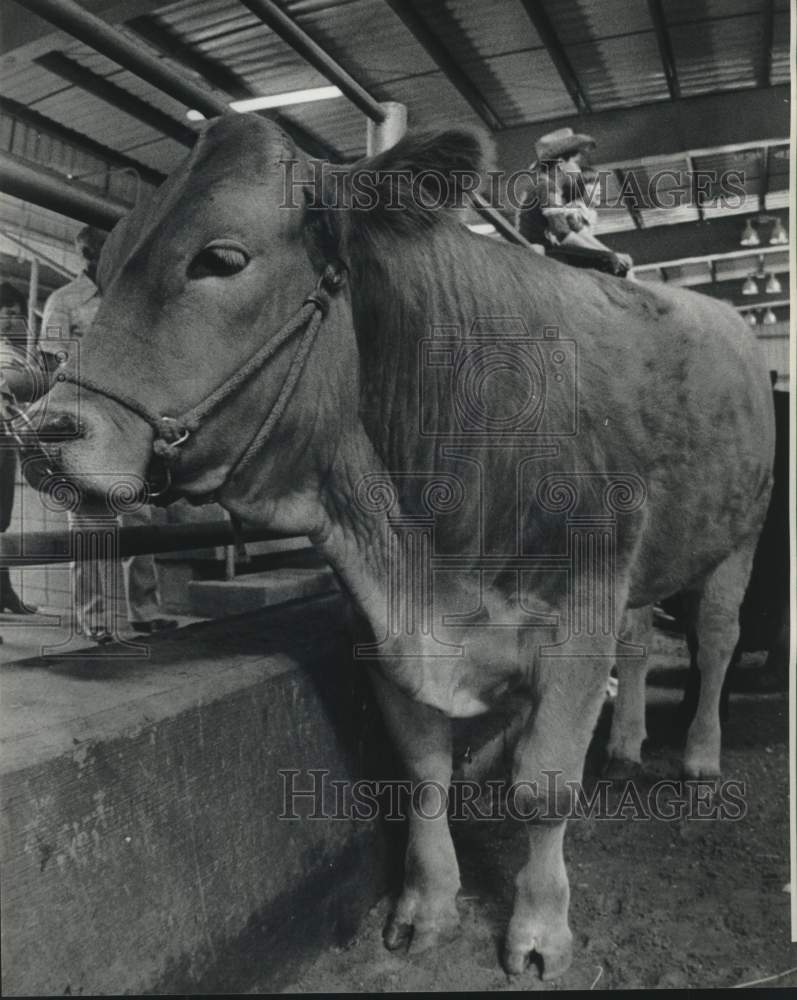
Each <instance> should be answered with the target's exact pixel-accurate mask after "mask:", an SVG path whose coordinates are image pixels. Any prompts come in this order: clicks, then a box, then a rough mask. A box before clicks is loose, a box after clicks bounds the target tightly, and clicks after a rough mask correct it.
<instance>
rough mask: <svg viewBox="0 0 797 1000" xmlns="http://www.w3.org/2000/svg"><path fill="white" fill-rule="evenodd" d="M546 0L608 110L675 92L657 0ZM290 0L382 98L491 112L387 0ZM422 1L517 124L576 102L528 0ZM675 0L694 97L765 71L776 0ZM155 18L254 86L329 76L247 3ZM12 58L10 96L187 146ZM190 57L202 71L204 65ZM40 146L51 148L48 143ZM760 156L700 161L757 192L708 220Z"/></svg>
mask: <svg viewBox="0 0 797 1000" xmlns="http://www.w3.org/2000/svg"><path fill="white" fill-rule="evenodd" d="M536 2H538V3H541V4H542V5H543V7H544V9H545V12H546V13H547V15H548V17H549V19H550V21H551V23H552V25H553V28H554V30H555V32H556V34H557V35H558V38H559V39H560V41H561V44H562V46H563V48H564V52H565V55H566V57H567V59H568V60H569V62H570V64H571V65H572V67H573V70H574V72H575V74H576V76H577V77H578V80H579V83H580V86H581V88H582V89H583V90H584V92H585V93H586V95H587V97H588V99H589V101H590V103H591V104H592V106H593V108H594V109H595V110H601V109H603V108H618V107H625V106H631V105H635V104H641V103H649V102H653V101H658V100H662V101H665V100H668V99H669V94H668V90H667V85H666V80H665V76H664V71H663V67H662V63H661V58H660V55H659V51H658V44H657V42H656V38H655V34H654V31H653V24H652V21H651V17H650V12H649V7H648V5H647V4H646V3H643V2H642V0H536ZM278 3H279V4H280V6H281V7H282V8H283V9H284V10H285V11H286V12H287V13H288V14H289V15H290V16H291V17H293V18H294V19H295V20H296V21H297V23H299V24H300V25H301V26H302V27H303V28H304V29H305V30H306V31H307V32H308V33H309V34H310V36H311V37H312V38H314V39H315V40H316V41H317V42H318V43H319V44H320V45H321V46H322V47H323V48H324V49H325V50H326V51H327V52H329V53H330V55H331V56H332V57H333V58H334V59H336V60H337V61H338V62H339V63H340V64H341V65H342V66H343V67H344V68H345V69H347V70H348V71H349V72H350V73H351V74H352V75H353V76H354V77H355V78H356V79H357V80H358V81H359V82H360V83H361V84H362V85H363V86H364V87H365V88H366V89H368V90H369V91H370V92H371V93H372V94H373V95H374V97H376V98H377V99H378V100H398V101H402V102H403V103H405V104H406V105H407V107H408V109H409V115H410V122H411V124H413V125H439V124H447V125H448V124H451V123H462V124H471V125H477V126H481V125H482V124H483V123H482V122H481V120H480V119H479V118H478V116H477V115H476V113H475V112H474V111H473V109H472V108H471V107H470V105H469V104H468V103H467V102H466V101H465V99H464V98H463V97H462V96H461V95H460V94H459V93H458V91H457V90H456V89H455V88H454V86H453V85H452V84H451V83H450V82H449V81H448V80H447V79H446V78H445V76H444V75H443V74H442V73H441V72H440V71H439V69H438V68H437V67H436V65H435V64H434V63H433V62H432V60H431V58H430V57H429V56H428V55H427V53H426V52H425V50H424V49H423V47H422V46H421V45H420V44H419V43H418V42H417V41H416V40H415V38H414V37H413V35H412V34H411V32H410V31H409V30H408V28H407V27H406V26H405V25H404V24H403V22H402V21H401V19H400V18H399V17H398V16H397V15H396V14H395V13H394V12H393V11H392V10H391V8H390V6H389V5H388V4H387V3H385V0H278ZM416 6H417V7H418V10H419V11H420V14H421V16H422V17H423V19H424V20H425V22H426V23H427V25H428V27H429V28H430V30H431V31H432V32H433V33H434V34H436V35H437V37H438V38H440V40H441V41H442V43H443V45H444V46H445V48H446V49H447V50H448V51H449V53H450V54H451V55H452V57H453V58H454V60H455V61H456V63H457V65H458V66H460V67H461V69H462V70H463V72H464V73H465V74H466V75H467V76H468V77H469V78H470V80H471V81H472V82H473V84H474V86H475V87H476V89H477V90H478V91H479V92H480V93H481V94H482V96H483V97H484V98H485V100H486V101H487V102H488V103H489V105H490V106H491V107H492V108H493V110H494V111H495V112H496V114H497V115H498V116H499V118H500V119H501V120H502V122H503V123H504V124H505V125H507V126H514V125H519V124H522V123H524V122H534V121H542V120H547V119H552V118H557V117H561V116H566V115H569V114H572V113H573V111H574V105H573V103H572V100H571V98H570V96H569V94H568V92H567V89H566V88H565V86H564V84H563V82H562V80H561V78H560V76H559V73H558V71H557V69H556V68H555V66H554V63H553V61H552V59H551V57H550V55H549V54H548V52H547V50H546V49H545V48H544V47H543V46H542V42H541V40H540V38H539V35H538V34H537V32H536V30H535V28H534V27H533V25H532V23H531V20H530V18H529V17H528V15H527V13H526V11H525V10H524V9H523V4H522V3H521V2H520V0H416ZM775 7H776V11H777V13H776V14H775V20H774V32H773V53H772V72H771V77H772V81H773V82H775V83H777V82H783V81H785V80H788V77H789V69H790V67H789V55H788V0H776V4H775ZM663 8H664V14H665V18H666V21H667V24H668V30H669V34H670V39H671V43H672V47H673V51H674V54H675V61H676V69H677V72H678V76H679V81H680V84H681V89H682V92H683V94H684V95H685V96H689V95H691V94H697V93H704V92H711V91H719V90H726V89H735V88H739V87H752V86H755V85H756V84H757V82H758V80H759V78H760V74H761V70H762V68H763V63H762V60H763V30H764V18H763V13H764V8H763V4H762V2H761V0H664V3H663ZM149 16H151V17H152V18H154V20H155V22H156V24H158V23H159V24H161V25H163V26H165V27H167V28H168V29H169V31H170V32H172V33H173V34H174V35H175V36H176V37H177V38H178V39H180V40H181V42H182V43H184V44H186V45H188V46H190V47H192V48H194V49H196V50H197V52H199V53H201V54H203V55H204V56H206V57H207V58H209V59H211V60H215V61H217V62H218V63H219V64H221V65H223V66H224V67H225V68H226V69H227V70H229V71H231V72H233V73H235V74H237V75H238V76H239V77H240V78H241V79H242V80H243V81H244V83H245V84H246V85H247V86H248V87H249V88H250V89H251V90H252V91H253V92H255V93H261V94H274V93H280V92H284V91H286V90H293V89H302V88H306V87H315V86H319V85H323V84H325V83H326V82H327V81H326V80H325V78H324V77H323V76H322V75H321V74H319V73H318V72H317V71H316V70H314V69H312V67H310V66H309V65H308V64H307V63H306V62H305V61H304V60H303V59H302V58H301V57H299V56H298V55H297V54H296V53H295V52H294V51H293V50H292V49H291V48H290V46H288V45H286V44H285V43H284V42H282V40H281V39H280V38H279V37H277V36H276V35H275V34H274V33H273V32H271V31H270V30H269V29H268V28H266V27H265V26H264V25H263V24H261V23H260V21H259V20H258V19H257V18H256V17H255V16H254V15H253V14H251V12H250V11H248V10H247V9H246V8H244V7H243V6H242V5H241V4H240V3H239V2H238V0H179V2H178V3H174V4H171V5H169V6H166V7H164V8H162V9H161V10H160V11H158V12H157V13H155V14H150V15H149ZM128 34H129V36H130V37H131V38H133V39H134V40H135V42H136V44H137V45H139V46H141V45H143V44H144V43H143V42H142V41H141V39H140V38H139V37H138V36H137V35H135V34H134V33H133V32H132V31H130V32H128ZM54 44H55V43H54ZM62 44H63V43H62ZM63 51H64V52H65V53H66V54H67V55H69V57H70V58H72V59H74V60H76V61H77V62H79V63H80V65H82V66H84V67H86V68H88V69H91V70H92V71H93V72H95V73H97V74H99V75H101V76H104V77H106V78H107V79H108V80H109V81H111V82H113V83H114V84H115V85H117V86H118V87H121V88H122V89H123V90H126V91H127V92H129V93H131V94H133V95H134V96H137V97H139V98H140V99H141V100H143V101H146V102H147V103H149V104H150V105H151V106H152V107H154V108H157V109H158V110H160V111H162V112H163V113H164V114H166V115H169V116H170V117H172V118H173V119H174V120H175V121H177V122H179V123H181V124H182V125H189V124H190V123H189V122H188V121H187V119H186V117H185V111H186V108H185V107H184V106H183V105H182V104H181V103H180V102H178V101H175V100H173V99H172V98H170V97H167V96H165V95H163V94H162V93H160V92H159V91H158V90H156V89H155V88H153V87H151V86H150V85H149V84H146V83H144V82H143V81H142V80H140V79H139V78H138V77H136V76H135V75H133V74H131V73H128V72H127V71H125V70H123V69H121V68H120V67H119V66H117V65H116V64H115V63H113V62H112V61H110V60H107V59H104V58H103V57H101V56H98V55H97V54H96V53H95V52H93V51H92V50H91V49H89V48H87V47H85V46H83V45H80V44H78V43H71V44H70V43H67V44H66V46H65V47H64V49H63ZM155 54H156V55H159V53H155ZM159 57H160V55H159ZM167 62H169V60H167ZM0 65H1V66H2V68H1V69H0V86H2V89H3V93H4V94H6V95H7V96H9V97H11V98H13V99H15V100H17V101H19V102H20V103H22V104H25V105H28V106H32V107H35V108H36V109H37V110H38V111H40V112H41V113H42V114H45V115H47V116H48V117H51V118H53V119H54V120H55V121H58V122H61V123H63V124H64V125H66V126H68V127H70V128H72V129H75V130H76V131H82V132H83V133H84V134H86V135H87V136H90V137H93V138H95V139H96V140H98V141H99V142H101V143H103V144H105V145H107V146H110V147H112V148H114V149H117V150H119V151H120V152H127V153H128V154H129V155H132V156H134V157H136V158H138V159H140V160H141V162H143V163H146V164H147V165H150V166H153V167H154V168H156V169H159V170H162V171H164V172H168V171H170V170H171V169H173V167H174V166H175V165H176V164H177V163H178V162H179V160H180V159H181V158H182V157H183V156H184V155H185V149H184V148H183V147H182V146H181V145H180V144H179V143H177V142H175V141H174V140H173V139H170V138H164V136H163V135H162V134H161V133H160V132H159V131H157V130H156V129H154V128H152V127H151V126H149V125H145V124H143V123H141V122H139V121H138V120H136V119H135V118H133V117H132V116H130V115H126V114H124V113H122V112H119V111H117V110H116V109H115V108H113V107H111V106H109V105H108V104H107V103H105V102H104V101H102V100H101V99H100V98H98V97H93V96H91V95H88V94H86V93H84V92H83V91H81V90H79V89H78V88H75V87H72V86H69V85H67V84H66V83H65V81H64V80H62V79H60V78H59V77H57V76H56V75H54V74H53V73H50V72H49V71H47V70H46V69H44V68H43V67H40V66H37V65H31V64H29V63H25V64H19V65H18V64H15V63H14V57H13V54H12V55H11V56H10V57H9V56H7V57H5V58H4V59H3V60H2V64H0ZM173 65H177V64H175V63H173ZM181 69H182V72H189V73H190V74H191V75H192V76H193V77H194V78H196V74H195V73H194V72H193V71H189V70H186V69H185V68H184V67H181ZM206 85H207V83H206ZM225 96H226V95H225ZM283 113H284V114H285V116H286V117H287V118H289V119H292V120H294V121H296V122H297V123H299V124H301V125H303V126H304V127H305V128H308V129H309V130H311V131H312V132H314V133H315V134H316V135H318V136H319V137H320V138H322V139H326V140H327V141H329V142H330V143H331V144H333V145H334V146H336V147H337V148H338V149H339V150H340V151H341V152H342V153H343V154H344V155H346V156H349V157H353V156H358V155H361V154H362V153H364V151H365V134H366V128H365V126H366V121H365V117H364V116H363V115H362V114H361V113H360V112H359V111H357V110H356V109H355V108H354V107H353V106H352V105H351V104H350V102H349V101H348V100H346V99H339V100H333V101H328V102H319V103H316V104H305V105H297V106H295V107H290V108H285V109H283ZM49 148H50V147H48V149H49ZM37 155H39V156H41V150H39V151H38V154H37ZM48 155H51V157H52V160H53V163H54V164H56V165H57V164H58V163H62V164H65V163H66V157H67V156H68V153H67V151H66V150H63V149H61V148H60V147H58V146H57V145H55V144H53V145H52V148H51V151H50V153H49V154H48ZM530 155H531V153H530ZM93 162H94V160H92V158H91V157H89V158H88V159H85V158H84V160H82V161H81V164H83V163H85V164H86V166H87V167H88V166H90V165H91V164H92V163H93ZM757 162H758V161H757V159H756V157H755V155H753V156H752V158H751V159H750V161H749V162H748V160H747V158H746V156H745V155H742V154H736V153H734V154H723V155H719V156H717V157H707V158H706V157H701V158H700V163H699V164H696V166H698V167H699V168H701V169H708V168H711V167H713V168H716V169H717V170H718V171H721V170H728V169H742V170H743V171H744V173H745V181H744V186H745V192H746V200H745V201H744V202H743V203H742V204H741V205H736V206H734V205H724V206H723V205H712V204H707V205H706V207H705V214H706V216H707V217H716V216H718V215H733V214H735V213H737V212H740V211H749V210H750V209H751V208H753V207H754V206H756V205H757V197H758V191H759V186H760V179H759V177H758V172H757ZM682 165H683V161H680V162H679V166H682ZM668 166H672V165H670V164H666V163H664V162H662V163H657V164H656V166H655V169H656V170H659V171H661V170H663V169H667V167H668ZM65 169H66V168H65ZM627 169H631V170H633V171H634V173H635V176H636V177H637V179H638V180H644V182H645V183H648V182H649V181H650V171H651V170H653V168H649V169H647V172H645V171H642V170H641V168H638V167H634V165H633V164H631V165H629V167H628V168H627ZM113 183H114V184H118V185H119V190H122V189H123V188H124V186H125V185H126V184H127V183H128V180H126V179H125V178H124V176H123V175H120V177H119V178H114V181H113ZM787 187H788V158H787V154H786V155H784V154H783V151H780V152H779V153H777V154H776V153H773V155H772V156H771V157H770V173H769V179H768V188H769V193H768V194H767V197H766V206H767V207H768V208H773V207H777V206H782V205H785V204H786V202H787ZM711 191H713V189H711ZM711 191H710V195H711ZM695 218H697V212H696V208H695V206H694V205H692V204H690V203H689V202H688V201H687V202H686V203H682V204H679V205H677V206H676V207H673V208H661V207H656V206H655V205H647V206H644V207H643V208H642V219H643V221H644V223H645V225H647V226H651V227H652V226H658V225H665V224H672V223H678V222H684V221H690V220H693V219H695ZM633 226H634V222H633V220H632V218H631V216H630V214H629V212H628V211H627V209H626V208H624V207H623V206H618V205H616V204H612V202H611V197H609V200H608V203H607V204H606V205H605V206H603V207H602V208H601V209H600V211H599V223H598V231H599V232H602V233H608V232H618V231H621V230H627V229H631V228H633Z"/></svg>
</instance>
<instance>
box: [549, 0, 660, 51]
mask: <svg viewBox="0 0 797 1000" xmlns="http://www.w3.org/2000/svg"><path fill="white" fill-rule="evenodd" d="M542 6H543V7H544V8H545V12H546V14H547V15H548V18H549V19H550V21H551V24H552V25H553V27H554V29H555V31H556V34H557V36H558V38H559V40H560V41H561V42H562V44H563V45H565V46H571V45H578V44H581V43H586V42H590V41H594V40H595V39H596V38H611V37H614V36H618V35H630V34H634V33H636V32H641V31H652V30H653V25H652V23H651V20H650V13H649V11H648V5H647V4H646V3H638V2H636V0H542Z"/></svg>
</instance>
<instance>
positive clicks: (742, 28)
mask: <svg viewBox="0 0 797 1000" xmlns="http://www.w3.org/2000/svg"><path fill="white" fill-rule="evenodd" d="M763 31H764V22H763V19H762V17H761V16H760V13H758V12H757V13H755V14H749V15H743V16H740V17H723V18H721V19H717V20H710V21H691V22H689V23H680V24H675V25H672V26H671V27H670V29H669V34H670V41H671V44H672V50H673V55H674V57H675V66H676V70H677V72H678V81H679V83H680V86H681V94H682V95H683V96H685V97H688V96H689V95H691V94H702V93H706V92H709V91H715V90H738V89H741V88H743V87H754V86H755V85H756V83H757V81H758V74H759V72H760V62H761V54H762V51H763Z"/></svg>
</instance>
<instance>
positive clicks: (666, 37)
mask: <svg viewBox="0 0 797 1000" xmlns="http://www.w3.org/2000/svg"><path fill="white" fill-rule="evenodd" d="M648 9H649V11H650V19H651V21H652V22H653V30H654V32H655V34H656V44H657V45H658V47H659V57H660V58H661V65H662V67H663V69H664V78H665V79H666V81H667V89H668V90H669V92H670V97H671V98H672V100H673V101H678V100H680V99H681V85H680V83H679V82H678V71H677V70H676V68H675V56H674V55H673V51H672V43H671V41H670V32H669V30H668V29H667V19H666V18H665V16H664V10H663V7H662V0H648Z"/></svg>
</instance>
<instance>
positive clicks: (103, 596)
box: [69, 507, 161, 631]
mask: <svg viewBox="0 0 797 1000" xmlns="http://www.w3.org/2000/svg"><path fill="white" fill-rule="evenodd" d="M95 523H96V522H94V521H93V520H92V517H91V514H90V513H81V512H80V511H77V512H75V513H74V514H70V516H69V524H70V528H71V529H77V528H80V527H81V526H85V527H87V528H88V527H90V526H93V525H94V524H95ZM119 523H120V524H121V526H122V527H136V526H138V525H148V524H151V523H152V513H151V510H150V508H149V507H141V508H140V509H139V510H137V511H134V512H132V513H127V514H122V515H120V517H119ZM70 570H71V572H70V577H71V585H72V598H73V602H74V604H73V608H74V616H75V622H76V624H77V625H78V626H80V627H82V628H84V629H108V631H113V626H114V624H115V623H114V622H113V621H111V620H109V617H110V614H111V610H110V609H109V604H110V601H109V600H108V598H109V597H110V596H111V594H112V593H113V588H115V585H116V567H115V566H113V565H112V564H110V563H109V562H108V561H107V559H102V558H99V559H78V560H76V561H75V562H73V563H72V564H71V567H70ZM122 572H123V576H124V587H125V601H126V604H127V617H128V620H129V621H131V622H133V621H151V620H152V619H153V618H159V617H161V608H160V592H159V589H158V573H157V569H156V567H155V557H154V556H153V555H151V554H148V555H140V556H131V557H130V558H129V559H123V560H122Z"/></svg>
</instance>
